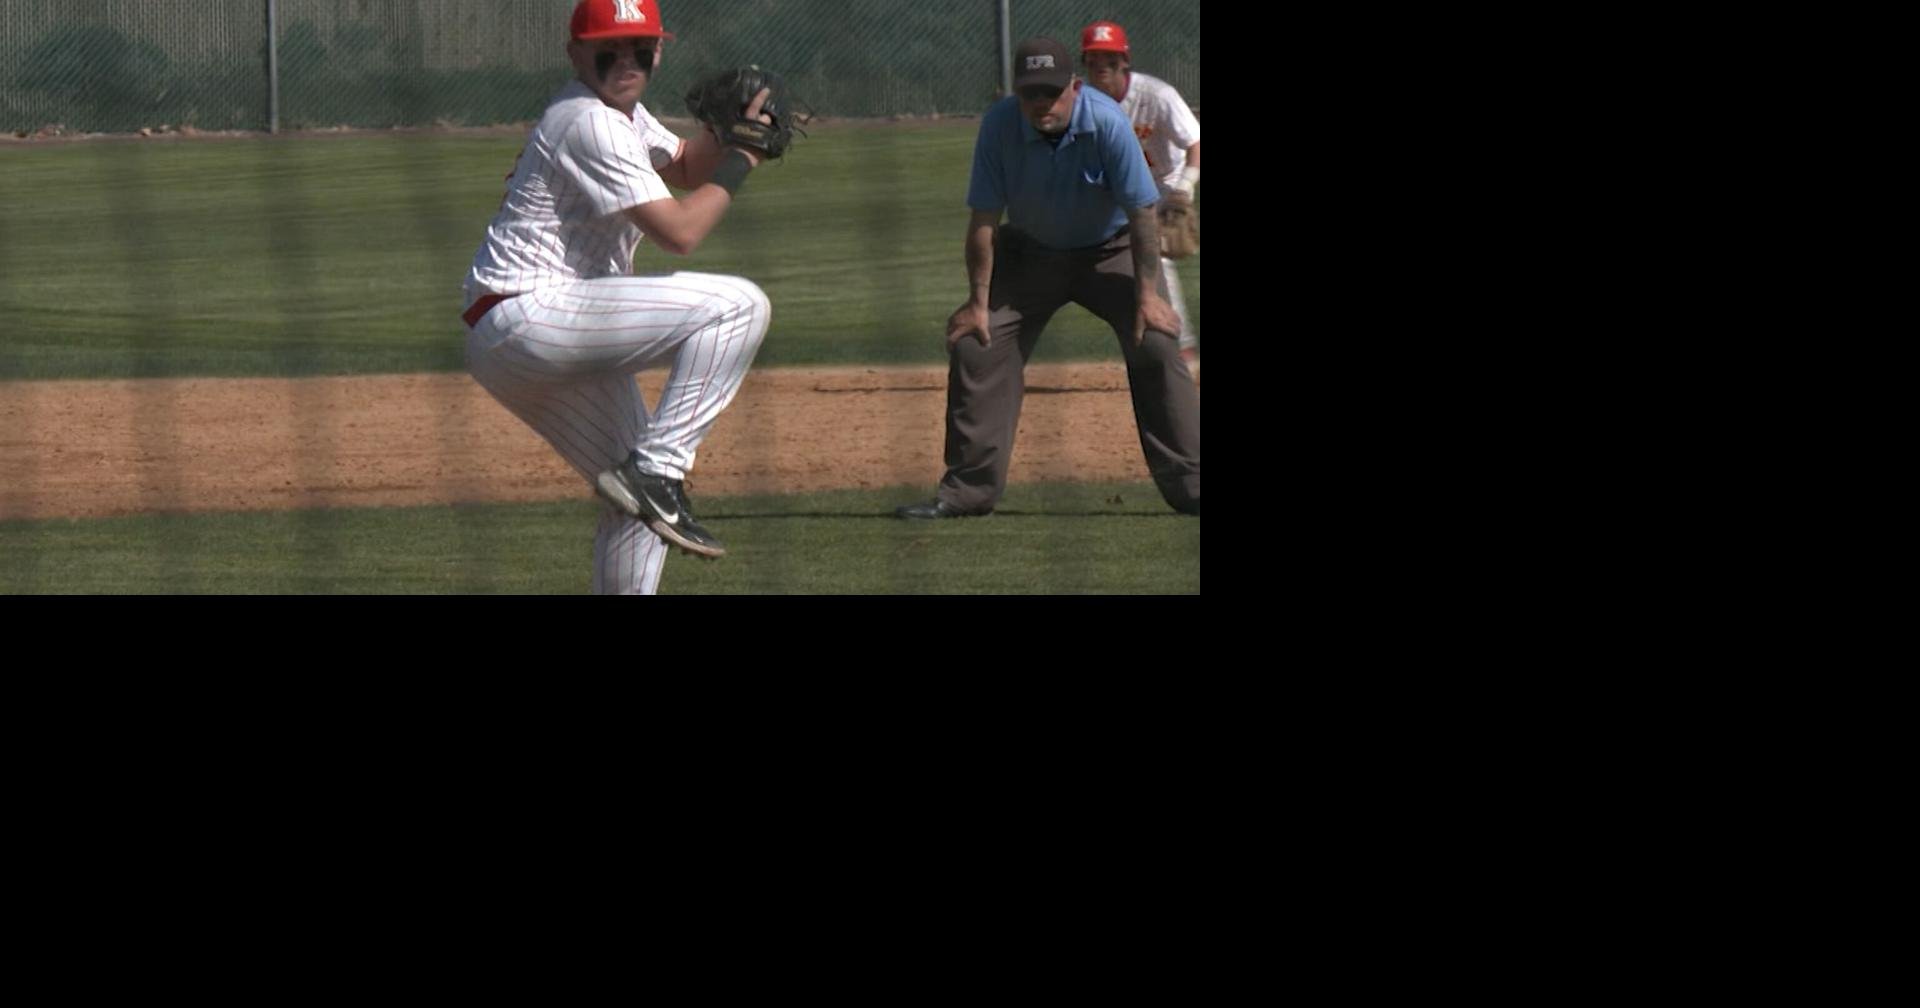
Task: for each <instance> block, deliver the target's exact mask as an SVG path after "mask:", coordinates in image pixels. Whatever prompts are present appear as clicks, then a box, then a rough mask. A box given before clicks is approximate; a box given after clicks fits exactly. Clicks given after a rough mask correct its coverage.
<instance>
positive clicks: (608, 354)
mask: <svg viewBox="0 0 1920 1008" xmlns="http://www.w3.org/2000/svg"><path fill="white" fill-rule="evenodd" d="M772 319H773V310H772V307H771V306H770V305H769V304H768V303H767V296H766V294H764V293H762V292H761V290H760V288H759V287H757V286H755V285H754V283H753V282H752V281H750V280H745V279H742V278H740V277H733V276H719V275H716V274H712V273H668V274H660V275H652V276H625V277H603V278H601V279H597V280H575V281H572V282H570V283H563V284H557V285H555V286H552V287H543V288H540V289H539V290H535V291H531V292H528V293H526V294H522V295H520V296H518V297H514V298H509V299H507V300H505V301H502V302H500V303H499V304H497V305H495V306H494V307H493V308H492V309H491V310H489V311H488V312H487V314H486V315H485V316H483V317H481V319H480V321H479V322H478V323H477V324H476V325H475V326H474V327H473V330H472V331H471V332H469V333H468V334H467V370H468V371H469V372H471V373H472V375H473V377H474V380H475V381H477V382H479V383H480V385H481V387H482V388H485V389H486V390H487V391H488V392H489V393H491V394H492V395H493V397H494V398H495V399H497V400H499V401H500V404H501V405H503V406H505V407H506V408H507V409H509V410H511V411H512V412H513V414H514V415H515V416H517V417H519V418H520V419H521V420H524V421H526V423H527V426H529V427H532V428H533V429H534V430H535V431H536V432H538V433H539V434H540V436H541V437H543V438H546V439H547V443H548V444H551V445H553V447H554V450H555V451H558V452H559V453H560V457H561V458H564V459H566V460H567V464H569V465H571V466H573V468H574V470H575V471H576V472H578V473H580V475H581V476H582V477H583V478H584V479H586V480H587V481H588V483H589V485H591V483H592V480H593V477H594V475H595V474H596V473H599V472H601V471H602V470H605V469H609V468H611V467H613V466H614V465H617V464H618V463H620V462H621V461H622V460H624V459H625V458H626V457H627V453H628V452H630V451H637V452H639V453H640V468H641V469H643V470H645V471H647V472H651V473H654V474H656V475H661V476H667V477H671V478H674V479H684V478H686V475H687V472H688V470H690V469H692V468H693V461H694V454H695V453H696V452H697V451H698V450H699V448H700V442H701V440H702V439H703V438H705V437H706V436H707V431H708V430H709V429H711V428H712V427H713V422H714V421H715V420H716V419H718V418H719V416H720V412H721V411H722V410H724V409H726V408H727V404H728V403H730V402H732V401H733V396H734V394H735V393H736V392H738V391H739V390H740V383H741V381H743V380H744V379H745V378H746V376H747V368H748V367H750V366H751V365H752V364H753V355H754V354H755V352H757V351H758V350H759V349H760V342H761V340H762V339H764V338H765V337H766V334H767V326H768V324H769V323H770V322H771V321H772ZM654 367H670V368H671V370H670V371H669V372H668V375H667V384H666V387H665V388H664V389H663V390H662V391H661V393H660V402H659V403H658V406H657V408H656V409H655V410H654V411H653V412H652V413H651V414H649V412H648V410H647V404H646V401H645V400H644V399H643V398H642V396H641V395H640V388H639V386H637V385H636V384H634V380H633V376H634V375H635V374H637V373H638V372H641V371H644V370H647V369H649V368H654ZM593 554H594V565H593V591H594V593H595V594H620V595H651V594H653V593H654V591H655V589H656V588H658V586H659V584H660V569H661V566H662V565H663V564H664V563H665V561H666V554H667V544H666V542H665V541H664V540H662V539H661V538H660V537H659V536H657V535H655V534H654V533H653V531H652V530H651V529H648V528H647V527H646V525H645V524H644V523H642V522H640V521H637V520H635V519H633V518H629V517H627V516H626V515H625V514H622V513H620V512H619V511H616V510H614V509H613V508H612V507H608V508H606V509H605V510H604V512H603V513H602V514H601V517H600V528H599V531H598V532H597V533H596V534H595V535H594V543H593Z"/></svg>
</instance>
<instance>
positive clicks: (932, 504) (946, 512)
mask: <svg viewBox="0 0 1920 1008" xmlns="http://www.w3.org/2000/svg"><path fill="white" fill-rule="evenodd" d="M992 513H993V512H991V511H980V512H977V513H976V512H973V511H962V510H960V509H959V508H957V507H954V506H953V505H951V504H949V503H947V502H946V501H943V500H940V499H939V498H935V499H933V500H930V501H928V502H926V503H925V504H902V505H901V506H899V507H897V508H894V509H893V514H894V517H896V518H973V517H978V516H984V515H990V514H992Z"/></svg>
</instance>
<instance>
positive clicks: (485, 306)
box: [460, 294, 518, 329]
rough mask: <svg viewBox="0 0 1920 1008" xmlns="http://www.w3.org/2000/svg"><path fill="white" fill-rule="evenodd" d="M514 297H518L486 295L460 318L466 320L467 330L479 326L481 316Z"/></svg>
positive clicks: (511, 295) (512, 295)
mask: <svg viewBox="0 0 1920 1008" xmlns="http://www.w3.org/2000/svg"><path fill="white" fill-rule="evenodd" d="M516 296H518V295H514V294H488V295H487V296H486V297H483V298H481V299H480V300H478V301H475V302H474V303H473V305H472V306H471V307H469V308H468V309H467V311H466V314H464V315H461V316H460V317H461V318H462V319H465V320H466V323H467V328H469V329H471V328H473V327H474V326H477V325H479V324H480V319H481V318H482V317H483V316H485V315H486V314H487V312H488V311H489V310H491V309H492V308H493V306H494V305H497V304H499V303H500V302H502V301H505V300H506V299H508V298H510V297H516Z"/></svg>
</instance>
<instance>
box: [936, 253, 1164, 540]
mask: <svg viewBox="0 0 1920 1008" xmlns="http://www.w3.org/2000/svg"><path fill="white" fill-rule="evenodd" d="M1160 294H1161V296H1162V297H1165V296H1167V284H1166V279H1165V278H1164V277H1162V278H1161V282H1160ZM1069 301H1072V302H1073V303H1075V304H1077V305H1080V306H1081V307H1083V308H1085V309H1087V310H1088V311H1090V312H1092V313H1093V314H1095V315H1096V316H1099V318H1100V319H1101V320H1102V321H1104V322H1106V323H1107V324H1108V325H1110V326H1112V327H1113V332H1114V335H1115V336H1117V337H1118V338H1119V340H1120V353H1121V355H1122V356H1123V357H1125V358H1126V362H1127V387H1128V389H1129V390H1130V391H1131V392H1132V394H1133V418H1134V422H1135V423H1136V424H1137V425H1138V426H1139V428H1140V450H1141V451H1142V452H1144V453H1145V454H1146V458H1147V471H1148V472H1150V473H1152V475H1153V482H1154V484H1155V485H1156V486H1158V487H1159V488H1160V496H1162V497H1164V498H1166V501H1167V503H1168V504H1169V505H1171V506H1172V507H1173V508H1174V509H1175V510H1177V511H1189V512H1198V511H1199V509H1200V393H1199V391H1198V390H1196V389H1195V388H1194V384H1193V375H1192V374H1191V373H1190V372H1189V371H1188V370H1187V365H1186V362H1185V361H1183V360H1181V359H1180V351H1179V344H1178V343H1177V342H1176V341H1175V339H1174V337H1173V336H1171V335H1169V334H1167V333H1163V332H1160V331H1159V330H1156V329H1148V330H1147V335H1146V340H1145V342H1144V343H1143V344H1142V345H1141V346H1139V347H1137V348H1136V347H1135V346H1134V345H1133V317H1134V309H1135V304H1134V279H1133V252H1132V250H1131V248H1130V246H1129V243H1128V236H1127V229H1125V228H1122V229H1121V230H1120V233H1119V234H1116V235H1114V236H1113V237H1112V238H1110V239H1108V240H1107V241H1106V242H1105V243H1103V244H1100V245H1096V246H1093V247H1091V248H1084V249H1071V250H1068V251H1058V250H1055V249H1049V248H1045V247H1043V246H1041V245H1039V244H1038V243H1036V242H1034V241H1033V239H1031V238H1029V237H1027V236H1026V235H1024V234H1022V233H1021V232H1019V231H1018V230H1016V229H1014V228H1011V227H1006V226H1003V227H1001V228H1000V230H999V233H998V235H997V237H996V238H995V241H994V252H993V288H992V290H991V291H990V292H989V293H988V303H987V304H988V308H989V310H990V311H991V315H990V317H989V323H990V324H991V326H992V328H993V332H992V337H993V341H992V343H991V344H989V345H988V346H984V347H983V346H981V345H980V341H979V340H977V339H975V338H973V337H971V336H967V337H963V338H962V339H961V340H960V342H959V343H958V344H957V345H956V346H955V347H954V349H953V351H952V363H951V364H950V365H949V366H948V369H947V454H946V462H947V474H946V475H945V476H944V477H942V478H941V480H940V490H939V494H938V496H939V498H940V499H941V500H944V501H946V502H947V503H948V504H950V505H953V506H954V507H957V508H959V509H960V510H962V511H969V512H976V513H984V512H986V511H991V510H992V509H993V507H994V505H995V504H997V503H998V502H999V500H1000V495H1001V494H1002V493H1004V492H1005V491H1006V488H1007V465H1008V463H1009V462H1010V461H1011V460H1012V457H1013V435H1014V431H1015V430H1016V429H1017V428H1018V426H1019V422H1020V402H1021V399H1022V398H1023V397H1024V396H1025V393H1026V380H1025V369H1026V363H1027V359H1028V358H1030V357H1032V356H1033V348H1034V346H1035V345H1036V344H1037V343H1038V342H1039V340H1040V331H1041V330H1042V329H1044V328H1046V325H1047V320H1048V319H1051V318H1052V317H1053V313H1054V312H1056V311H1058V310H1059V309H1060V306H1061V305H1064V304H1066V303H1067V302H1069Z"/></svg>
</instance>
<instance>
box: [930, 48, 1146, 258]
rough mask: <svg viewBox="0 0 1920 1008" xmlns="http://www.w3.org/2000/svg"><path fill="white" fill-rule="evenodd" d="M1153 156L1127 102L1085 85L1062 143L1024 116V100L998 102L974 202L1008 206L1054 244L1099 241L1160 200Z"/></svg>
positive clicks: (979, 163)
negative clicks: (1123, 103)
mask: <svg viewBox="0 0 1920 1008" xmlns="http://www.w3.org/2000/svg"><path fill="white" fill-rule="evenodd" d="M1159 198H1160V190H1159V189H1158V188H1157V187H1155V186H1154V184H1153V173H1152V172H1151V171H1150V170H1148V168H1147V156H1146V155H1145V154H1144V153H1142V152H1141V150H1140V141H1139V140H1138V139H1136V138H1135V137H1134V135H1133V124H1132V123H1131V122H1129V121H1128V120H1127V114H1126V113H1125V112H1122V111H1120V105H1119V103H1118V102H1115V101H1114V100H1113V99H1112V98H1109V97H1107V96H1106V94H1105V93H1104V92H1102V91H1101V90H1100V89H1099V88H1096V87H1094V86H1093V85H1091V84H1086V83H1082V84H1081V85H1080V94H1079V95H1078V96H1077V97H1075V98H1074V100H1073V114H1072V115H1070V116H1069V117H1068V118H1067V135H1066V136H1064V137H1061V138H1060V145H1059V146H1058V147H1055V146H1053V145H1052V144H1049V143H1047V140H1046V137H1044V136H1042V135H1041V134H1040V131H1039V130H1036V129H1034V128H1033V125H1032V124H1031V123H1029V122H1027V117H1026V116H1023V115H1021V114H1020V99H1018V98H1016V97H1013V96H1011V95H1009V96H1008V97H1005V98H1002V99H1000V100H999V101H997V102H994V103H993V107H991V108H989V109H987V114H986V115H985V116H983V117H982V118H981V120H980V136H979V137H978V138H977V139H976V140H975V141H974V144H973V178H972V180H971V181H969V182H968V183H967V205H968V206H970V207H972V208H973V209H975V210H982V211H987V212H992V211H995V210H1000V209H1003V208H1004V209H1005V210H1006V212H1007V223H1008V224H1011V225H1012V226H1014V227H1017V228H1019V229H1020V230H1022V231H1025V232H1026V233H1028V234H1030V235H1032V236H1033V237H1034V238H1035V239H1036V240H1038V241H1039V242H1040V244H1042V245H1045V246H1047V247H1048V248H1056V249H1073V248H1086V247H1087V246H1089V245H1098V244H1100V243H1101V242H1103V241H1106V240H1107V239H1108V238H1111V237H1113V235H1114V232H1116V231H1118V230H1120V228H1121V227H1123V226H1125V224H1126V223H1127V213H1126V212H1127V211H1128V210H1138V209H1139V208H1141V207H1143V206H1146V205H1148V204H1150V203H1153V202H1155V201H1157V200H1159Z"/></svg>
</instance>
